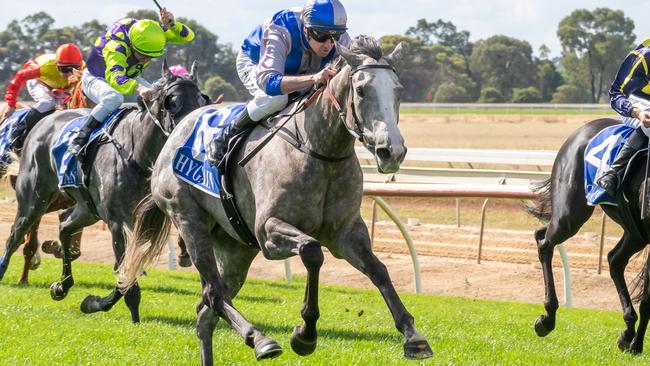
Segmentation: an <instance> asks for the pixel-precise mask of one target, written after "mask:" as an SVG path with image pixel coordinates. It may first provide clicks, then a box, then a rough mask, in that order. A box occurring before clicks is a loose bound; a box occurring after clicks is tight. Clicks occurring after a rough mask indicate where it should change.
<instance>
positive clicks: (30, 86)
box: [5, 43, 83, 151]
mask: <svg viewBox="0 0 650 366" xmlns="http://www.w3.org/2000/svg"><path fill="white" fill-rule="evenodd" d="M82 66H83V55H82V54H81V50H79V47H77V46H76V45H75V44H73V43H66V44H63V45H61V46H59V48H57V50H56V53H49V54H44V55H40V56H38V57H36V58H35V59H33V60H30V61H27V62H26V63H25V64H24V65H23V66H22V67H21V68H20V70H18V72H17V73H16V75H15V76H14V77H13V79H12V80H11V81H10V82H9V85H8V86H7V93H6V94H5V101H6V102H7V106H8V110H7V114H6V116H7V117H9V116H11V115H12V114H13V113H14V111H15V110H16V102H17V101H18V95H19V94H20V91H21V90H22V89H23V87H24V86H25V85H27V90H28V91H29V94H30V95H31V96H32V98H33V99H34V101H35V102H36V103H35V104H34V105H33V106H32V108H31V109H30V110H29V112H27V114H26V115H25V119H24V123H22V124H19V125H18V126H17V127H16V129H15V130H14V132H13V134H12V136H11V140H12V144H13V146H14V148H15V149H16V150H17V151H19V150H20V149H21V148H22V145H23V141H24V137H25V136H27V133H28V132H29V131H30V130H31V129H32V128H33V127H34V126H35V125H36V123H37V122H38V121H40V120H41V118H43V117H45V116H46V115H48V114H50V113H51V112H52V111H54V108H55V107H56V106H57V105H58V104H61V103H63V100H62V99H59V98H56V97H54V96H53V94H52V90H53V89H69V88H70V87H71V86H72V85H71V83H70V81H69V80H68V78H69V77H70V76H72V75H73V74H74V71H75V70H79V69H81V68H82Z"/></svg>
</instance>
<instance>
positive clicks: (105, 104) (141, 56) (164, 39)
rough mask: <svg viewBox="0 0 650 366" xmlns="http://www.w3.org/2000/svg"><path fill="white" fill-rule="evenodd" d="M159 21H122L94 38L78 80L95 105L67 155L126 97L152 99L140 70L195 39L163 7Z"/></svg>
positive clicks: (79, 147)
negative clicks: (167, 48) (168, 46)
mask: <svg viewBox="0 0 650 366" xmlns="http://www.w3.org/2000/svg"><path fill="white" fill-rule="evenodd" d="M160 19H161V22H160V23H159V22H157V21H154V20H150V19H142V20H137V19H133V18H126V19H122V20H120V21H118V22H116V23H115V24H113V25H111V26H110V27H108V29H106V31H104V32H103V33H102V34H101V35H100V36H99V37H98V38H97V40H96V41H95V45H94V47H93V48H92V49H91V51H90V54H89V55H88V58H87V60H86V62H87V64H88V67H87V69H86V70H85V71H84V73H83V76H82V78H81V84H82V87H83V92H84V93H85V94H86V96H87V97H88V98H89V99H90V100H92V101H93V102H95V103H96V104H97V106H96V107H95V108H93V110H92V111H91V112H90V115H89V116H88V118H87V119H86V122H85V123H84V125H83V126H82V127H81V129H80V130H79V132H78V133H77V136H75V138H74V139H73V141H72V142H71V143H70V147H69V148H68V152H70V154H72V155H75V156H76V155H78V154H79V152H80V151H81V150H82V148H83V147H84V145H86V143H87V141H88V137H89V136H90V134H91V132H92V131H93V130H94V129H95V128H97V127H99V126H100V125H101V123H102V122H103V121H104V120H105V119H106V117H108V116H109V115H110V114H111V113H112V112H113V111H115V110H116V109H118V108H119V107H120V105H121V104H122V102H124V100H125V96H126V97H127V98H129V99H133V97H134V96H135V95H134V93H137V94H138V95H140V96H141V97H142V98H143V99H144V100H151V99H152V98H153V97H155V95H156V93H157V92H156V90H155V89H154V88H153V85H152V84H150V83H149V82H148V81H146V80H145V79H143V78H142V77H141V76H139V75H140V73H141V72H142V70H144V69H145V68H147V66H148V65H149V62H150V61H151V59H152V58H155V57H160V56H162V54H163V53H164V52H165V45H166V44H167V43H175V44H181V43H186V42H190V41H192V40H193V39H194V32H193V31H192V30H191V29H190V28H189V27H187V26H186V25H184V24H182V23H181V22H176V21H174V15H173V14H172V13H171V12H169V11H167V9H166V8H162V9H161V10H160ZM131 96H133V97H131Z"/></svg>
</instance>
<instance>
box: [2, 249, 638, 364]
mask: <svg viewBox="0 0 650 366" xmlns="http://www.w3.org/2000/svg"><path fill="white" fill-rule="evenodd" d="M269 265H276V266H281V265H282V264H281V262H279V261H276V262H273V263H271V262H269ZM21 267H22V265H21V263H20V262H19V261H16V263H12V265H11V266H10V267H9V271H8V273H7V274H6V276H5V279H4V280H3V282H2V283H0V292H1V293H2V301H0V314H2V317H3V321H2V322H0V332H1V333H2V335H3V336H2V338H1V339H0V364H3V365H27V364H28V365H35V366H39V365H80V364H84V365H85V364H94V365H162V364H164V365H193V364H198V363H199V362H200V355H199V343H198V341H197V338H196V328H195V322H196V313H195V310H194V309H195V306H196V303H197V301H198V300H199V299H200V298H201V291H200V286H199V283H200V280H199V277H198V275H197V274H196V273H193V272H192V273H188V272H182V271H173V272H170V271H163V270H155V269H154V270H149V271H147V276H146V277H144V278H143V279H142V280H141V281H140V286H141V287H142V289H143V291H142V296H143V297H142V303H141V316H142V323H141V324H138V325H133V324H130V320H129V319H130V318H129V315H128V310H127V309H126V307H125V306H124V304H123V302H120V303H118V304H117V305H116V306H115V307H114V308H113V309H112V310H111V311H109V312H106V313H97V314H90V315H88V314H82V313H81V312H80V311H79V303H80V302H81V301H82V300H83V298H84V297H85V296H86V295H87V294H89V293H91V294H106V293H107V292H108V291H110V290H111V289H112V288H113V287H114V284H115V278H114V276H113V274H112V273H113V272H112V266H111V265H99V264H94V263H84V262H75V263H74V271H75V286H74V287H73V288H72V289H71V290H70V293H69V294H68V297H67V298H66V299H65V300H63V301H58V302H57V301H52V299H51V298H50V295H49V291H48V287H49V284H50V283H51V281H52V280H53V279H54V278H55V277H56V275H57V274H58V273H60V270H61V269H60V267H61V264H60V261H58V260H56V261H55V260H48V259H45V260H44V261H43V264H42V266H41V268H40V269H39V270H38V271H35V272H31V279H32V281H31V284H30V285H29V286H16V285H14V284H12V283H11V282H10V281H13V280H15V279H16V278H17V277H18V275H19V271H20V269H21ZM540 281H542V279H541V274H540ZM469 285H471V284H468V286H469ZM304 288H305V282H304V279H301V278H297V279H296V280H295V281H294V282H291V283H287V282H284V281H275V282H270V281H259V280H248V281H247V282H246V284H245V285H244V287H243V288H242V291H241V292H240V294H239V295H238V296H237V297H236V298H235V299H234V304H235V306H237V308H238V309H239V310H240V311H241V312H242V313H243V315H244V316H246V318H247V319H249V320H250V321H251V322H253V323H254V324H255V325H257V326H258V327H259V328H260V329H261V330H262V331H264V332H265V333H266V334H268V335H269V336H271V337H273V338H274V339H276V340H277V341H278V342H279V343H280V344H281V345H282V347H283V348H284V353H283V354H282V355H281V356H280V357H278V358H277V359H274V360H268V361H264V364H265V365H302V364H309V365H328V366H329V365H413V362H414V361H409V360H406V359H404V357H403V351H402V342H403V336H402V335H401V334H399V333H398V332H397V331H396V330H395V327H394V325H393V320H392V318H391V315H390V312H389V311H388V310H387V308H386V305H385V303H384V301H383V299H382V297H381V296H380V295H379V293H378V292H377V290H359V289H351V288H346V287H341V286H330V285H321V286H320V288H319V296H318V298H319V308H320V315H321V317H320V319H319V321H318V335H319V338H318V347H317V349H316V352H315V353H314V354H313V355H311V356H309V357H301V356H298V355H296V354H294V353H293V352H292V351H291V347H290V345H289V336H290V334H291V332H292V329H293V326H295V325H299V324H302V319H301V317H300V307H301V305H302V300H303V296H304ZM612 296H614V295H612ZM400 297H401V298H402V300H403V302H404V304H405V305H406V307H407V309H408V310H409V312H410V313H411V314H412V315H413V316H414V318H415V324H416V325H417V326H418V328H419V330H420V331H421V332H422V334H423V335H424V336H425V337H426V338H427V339H428V340H429V342H430V344H431V347H432V348H433V350H434V356H433V357H432V358H430V359H428V360H424V361H419V362H416V364H418V365H559V364H562V365H608V366H610V365H629V364H635V365H642V364H647V363H648V362H650V356H649V355H648V353H647V352H646V353H644V354H642V355H638V356H633V355H630V354H624V353H623V354H622V353H621V352H620V351H619V350H618V348H617V347H616V342H615V341H616V336H617V334H618V331H619V330H620V329H621V328H622V327H623V320H622V318H621V314H620V312H613V311H594V310H581V309H567V308H562V309H561V311H560V312H559V314H558V320H557V326H556V329H555V331H554V332H553V334H551V335H550V336H549V337H546V338H539V337H537V336H536V335H535V333H534V331H533V330H532V323H533V320H534V319H535V318H536V317H537V315H538V314H539V313H540V312H541V311H543V305H542V304H541V302H542V300H543V299H542V298H540V303H539V304H521V303H513V302H497V301H482V300H477V299H474V298H464V297H443V296H432V295H422V294H421V295H413V294H401V295H400ZM213 349H214V358H215V364H216V365H249V364H254V363H255V362H256V361H255V358H254V353H253V350H251V349H250V348H249V347H247V346H245V345H244V341H243V340H242V339H241V337H240V336H239V335H237V334H236V333H235V332H234V331H233V330H232V329H231V328H230V327H229V326H228V325H226V323H225V322H223V321H220V322H219V323H218V324H217V327H216V330H215V332H214V338H213Z"/></svg>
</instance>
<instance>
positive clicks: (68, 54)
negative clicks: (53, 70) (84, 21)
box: [56, 43, 84, 67]
mask: <svg viewBox="0 0 650 366" xmlns="http://www.w3.org/2000/svg"><path fill="white" fill-rule="evenodd" d="M83 60H84V57H83V55H82V54H81V50H80V49H79V47H77V45H75V44H74V43H66V44H62V45H60V46H59V48H57V49H56V65H57V66H79V67H81V65H82V64H83Z"/></svg>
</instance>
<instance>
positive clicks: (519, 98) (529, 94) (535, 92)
mask: <svg viewBox="0 0 650 366" xmlns="http://www.w3.org/2000/svg"><path fill="white" fill-rule="evenodd" d="M541 101H542V94H541V93H540V92H539V89H537V88H535V87H534V86H530V87H528V88H513V89H512V100H511V102H513V103H539V102H541Z"/></svg>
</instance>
